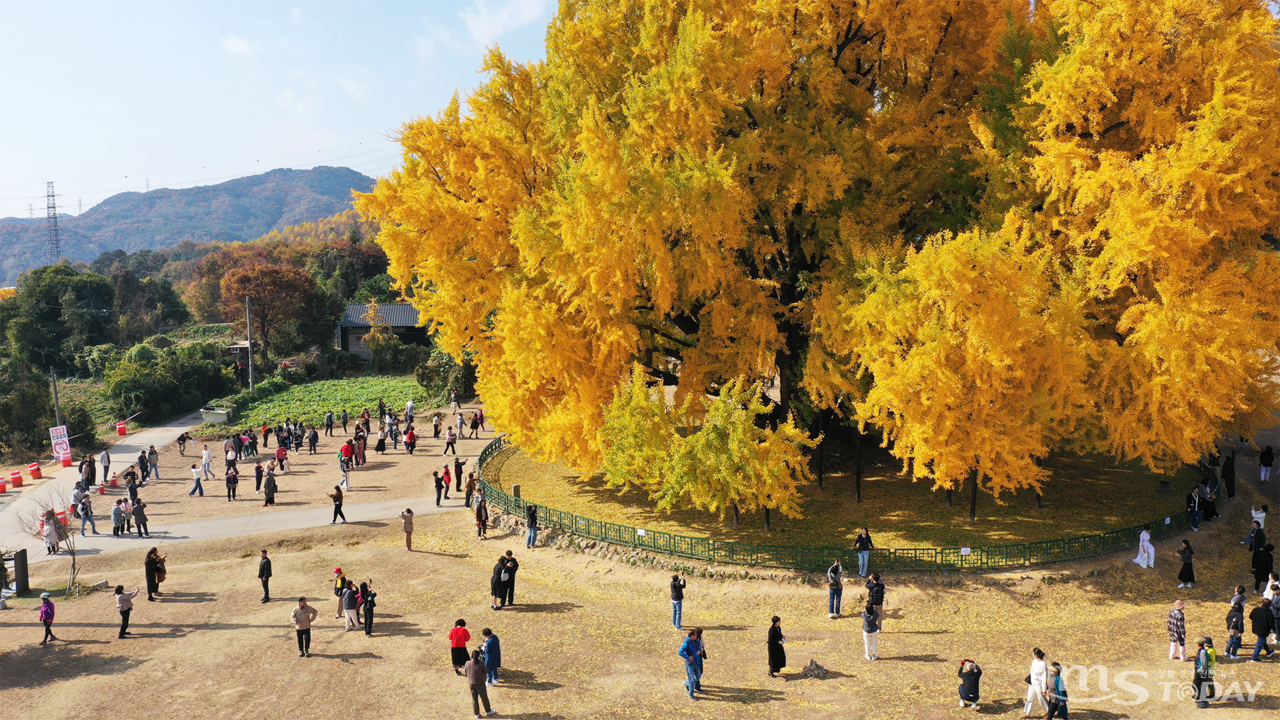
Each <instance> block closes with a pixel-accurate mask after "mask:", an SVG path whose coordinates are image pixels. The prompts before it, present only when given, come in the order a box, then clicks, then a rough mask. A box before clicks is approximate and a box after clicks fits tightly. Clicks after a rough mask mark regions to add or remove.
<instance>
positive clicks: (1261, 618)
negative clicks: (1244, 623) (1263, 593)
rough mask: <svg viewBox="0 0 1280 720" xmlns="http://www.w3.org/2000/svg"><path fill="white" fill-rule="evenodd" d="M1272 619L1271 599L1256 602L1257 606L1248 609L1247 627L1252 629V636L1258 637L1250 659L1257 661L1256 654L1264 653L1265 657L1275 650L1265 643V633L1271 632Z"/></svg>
mask: <svg viewBox="0 0 1280 720" xmlns="http://www.w3.org/2000/svg"><path fill="white" fill-rule="evenodd" d="M1273 624H1274V621H1273V619H1272V617H1271V601H1270V600H1263V601H1262V602H1260V603H1258V607H1256V608H1254V609H1253V610H1250V611H1249V629H1250V630H1252V631H1253V634H1254V636H1256V637H1257V638H1258V640H1257V643H1256V644H1254V646H1253V657H1252V658H1251V660H1253V661H1254V662H1257V660H1258V655H1259V654H1261V653H1264V652H1265V653H1266V654H1267V657H1271V655H1272V654H1273V653H1274V652H1275V651H1274V650H1272V649H1271V647H1270V646H1269V645H1267V635H1270V634H1271V626H1272V625H1273Z"/></svg>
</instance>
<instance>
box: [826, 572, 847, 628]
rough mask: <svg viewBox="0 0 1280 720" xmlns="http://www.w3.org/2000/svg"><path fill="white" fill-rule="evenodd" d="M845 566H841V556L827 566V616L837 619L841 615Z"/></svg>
mask: <svg viewBox="0 0 1280 720" xmlns="http://www.w3.org/2000/svg"><path fill="white" fill-rule="evenodd" d="M843 578H844V568H843V567H841V566H840V558H836V559H835V561H834V562H832V563H831V567H829V568H827V617H829V618H831V619H832V620H835V619H836V618H838V617H840V600H841V598H842V597H843V596H844V580H843Z"/></svg>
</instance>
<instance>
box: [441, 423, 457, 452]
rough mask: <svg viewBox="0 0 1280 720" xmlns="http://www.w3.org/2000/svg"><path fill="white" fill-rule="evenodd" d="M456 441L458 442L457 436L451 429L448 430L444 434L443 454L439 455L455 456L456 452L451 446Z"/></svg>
mask: <svg viewBox="0 0 1280 720" xmlns="http://www.w3.org/2000/svg"><path fill="white" fill-rule="evenodd" d="M457 441H458V436H457V435H455V434H454V432H453V428H449V429H448V430H447V431H446V432H445V434H444V452H442V453H440V454H441V455H448V454H450V453H454V454H456V453H457V452H458V451H457V450H455V449H454V447H453V445H454V443H456V442H457Z"/></svg>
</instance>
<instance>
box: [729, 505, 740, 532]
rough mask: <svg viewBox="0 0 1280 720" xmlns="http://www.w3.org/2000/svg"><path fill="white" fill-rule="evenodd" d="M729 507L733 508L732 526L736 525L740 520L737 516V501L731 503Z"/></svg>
mask: <svg viewBox="0 0 1280 720" xmlns="http://www.w3.org/2000/svg"><path fill="white" fill-rule="evenodd" d="M730 507H732V508H733V526H734V527H738V525H739V523H740V522H741V518H740V517H739V516H738V503H733V505H731V506H730Z"/></svg>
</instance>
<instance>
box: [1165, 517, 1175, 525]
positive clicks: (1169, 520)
mask: <svg viewBox="0 0 1280 720" xmlns="http://www.w3.org/2000/svg"><path fill="white" fill-rule="evenodd" d="M1171 522H1173V518H1165V519H1164V524H1165V525H1168V524H1169V523H1171Z"/></svg>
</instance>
